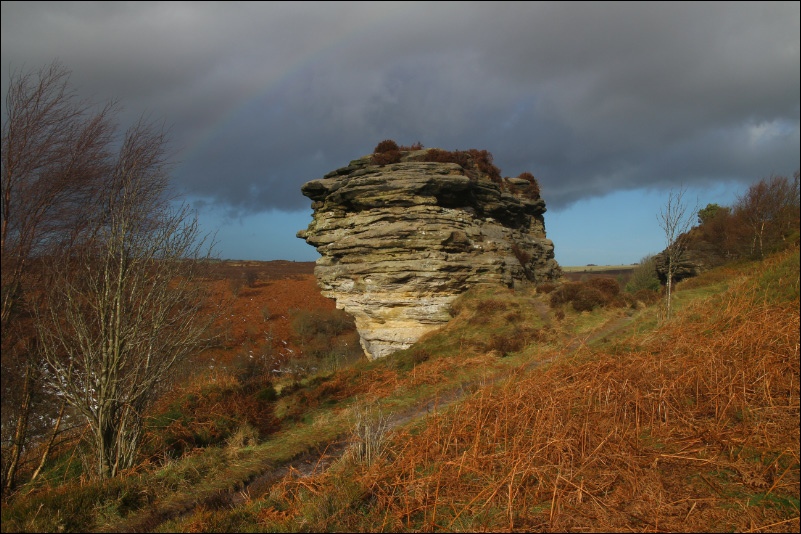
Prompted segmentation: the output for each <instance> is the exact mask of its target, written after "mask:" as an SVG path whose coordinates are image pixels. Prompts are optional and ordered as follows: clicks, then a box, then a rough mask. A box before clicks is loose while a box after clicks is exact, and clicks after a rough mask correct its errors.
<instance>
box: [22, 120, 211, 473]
mask: <svg viewBox="0 0 801 534" xmlns="http://www.w3.org/2000/svg"><path fill="white" fill-rule="evenodd" d="M164 141H165V137H164V133H163V131H161V130H157V129H155V128H153V127H151V126H148V125H146V124H144V123H141V122H140V123H139V124H137V125H136V126H134V127H133V128H132V129H130V130H129V131H128V133H127V135H126V137H125V140H124V142H123V144H122V148H121V150H120V153H119V155H118V156H117V158H116V165H115V167H114V169H113V172H112V175H111V177H110V179H109V180H108V183H107V184H106V185H105V186H104V189H103V190H102V194H103V197H102V201H103V202H102V205H103V207H104V209H103V210H102V211H101V212H99V213H98V214H97V218H96V219H95V220H93V221H91V229H92V231H91V232H90V233H87V234H86V235H85V237H84V239H82V240H81V242H80V243H79V244H77V245H75V246H73V247H72V249H71V250H70V254H69V255H67V256H66V259H65V261H63V262H62V263H61V265H59V266H58V269H57V273H56V282H55V283H54V284H52V285H51V288H50V290H49V291H48V293H47V296H46V304H45V306H44V307H43V311H42V313H41V314H40V316H39V319H40V320H39V321H37V332H38V339H39V341H40V344H41V347H42V350H43V352H44V354H45V360H46V363H47V367H46V368H47V371H48V372H47V376H48V383H49V385H50V387H52V388H53V389H54V390H55V391H56V392H57V393H58V395H59V396H62V397H63V398H64V399H65V400H66V401H67V402H68V403H69V404H70V405H71V406H73V407H74V408H75V409H76V410H77V411H78V412H79V413H80V414H81V415H82V416H83V417H85V418H86V420H87V421H88V423H89V425H90V428H91V431H92V433H93V438H94V445H95V449H96V453H97V469H98V474H99V475H100V476H102V477H112V476H115V475H116V474H117V473H118V472H119V471H120V470H121V469H125V468H128V467H131V466H132V465H133V464H134V461H135V459H136V458H135V455H136V452H137V450H138V446H139V439H140V437H141V432H142V416H143V414H144V411H145V410H146V409H147V407H148V406H149V405H150V403H151V402H152V401H153V400H154V398H155V397H156V395H157V394H158V393H159V387H160V386H162V385H164V384H166V383H167V382H168V381H169V378H170V371H171V370H172V369H173V367H174V366H175V364H176V363H177V362H180V361H181V360H183V359H184V358H185V357H186V356H187V355H189V354H190V353H191V352H193V351H194V350H196V349H197V348H198V346H199V345H200V344H201V343H202V342H203V341H204V339H205V337H206V335H207V332H208V326H209V323H210V320H211V316H210V315H204V311H203V298H202V297H203V295H202V285H201V284H198V283H197V277H198V276H199V269H201V268H202V267H203V265H204V264H205V263H206V262H204V261H202V260H203V259H208V253H209V252H210V247H209V248H208V252H206V253H205V254H204V253H203V250H204V249H205V243H204V242H205V240H204V239H199V235H198V225H197V220H196V219H193V218H190V217H189V215H190V213H189V211H188V208H187V207H186V206H183V207H181V208H178V209H177V210H174V209H172V208H171V207H170V204H169V202H168V200H167V199H166V197H165V192H166V186H167V178H168V175H167V173H166V163H165V160H164V153H163V151H164Z"/></svg>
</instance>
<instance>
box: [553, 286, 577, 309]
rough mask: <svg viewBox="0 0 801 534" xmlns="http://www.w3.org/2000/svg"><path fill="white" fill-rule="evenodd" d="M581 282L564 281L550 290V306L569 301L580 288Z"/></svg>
mask: <svg viewBox="0 0 801 534" xmlns="http://www.w3.org/2000/svg"><path fill="white" fill-rule="evenodd" d="M581 287H582V284H581V282H566V283H564V284H562V285H561V286H559V287H558V288H557V289H556V290H555V291H553V292H551V308H556V307H557V306H561V305H562V304H565V303H567V302H571V301H573V300H574V299H575V298H576V295H577V294H578V292H579V289H581Z"/></svg>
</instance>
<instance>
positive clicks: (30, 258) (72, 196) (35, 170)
mask: <svg viewBox="0 0 801 534" xmlns="http://www.w3.org/2000/svg"><path fill="white" fill-rule="evenodd" d="M69 75H70V72H69V71H68V70H67V69H65V68H64V67H63V66H62V65H60V64H59V63H58V62H54V63H52V64H50V65H49V66H47V67H45V68H43V69H40V70H38V71H31V72H23V71H17V72H13V73H11V77H10V82H9V87H8V91H7V93H6V94H5V95H4V96H5V99H4V108H5V114H4V120H3V128H2V157H1V158H0V162H1V163H2V171H1V172H0V186H1V187H2V193H0V261H1V262H2V269H0V272H1V273H2V284H1V286H2V292H1V299H0V300H1V305H2V307H1V312H0V337H2V353H1V354H2V356H1V358H0V365H1V366H2V444H3V448H2V451H3V454H2V464H3V470H2V479H3V491H10V490H12V489H13V488H14V486H15V485H16V478H17V475H16V474H17V470H18V466H19V463H20V456H21V454H22V453H23V451H24V450H25V449H26V447H27V444H28V443H29V441H30V440H31V439H42V440H44V436H45V435H46V434H47V433H48V426H49V425H50V421H53V420H57V421H60V420H61V418H60V417H56V415H55V412H56V411H57V410H58V406H59V402H57V401H55V400H54V399H52V398H49V397H48V396H47V395H46V394H45V392H44V391H43V389H42V387H41V386H42V384H41V380H40V378H41V370H42V369H41V357H40V355H39V354H38V350H37V347H36V343H35V329H34V328H33V322H32V317H31V311H32V307H33V306H34V305H35V301H36V299H37V298H38V297H39V296H40V294H41V292H40V291H39V288H41V287H47V286H49V285H50V281H49V280H48V271H47V269H45V267H46V266H47V264H44V263H43V262H41V261H39V259H40V258H42V257H43V256H46V255H50V257H51V262H50V264H52V263H54V262H53V261H52V249H53V247H54V246H55V245H56V244H60V245H61V246H65V245H66V244H68V243H69V242H70V241H72V240H74V239H75V238H76V236H77V235H78V233H79V232H80V229H81V228H82V226H83V224H84V222H85V221H86V214H87V213H91V211H92V209H93V208H92V202H93V198H94V194H95V192H96V191H97V186H98V184H99V183H100V182H101V181H102V180H103V179H104V177H105V176H107V175H108V170H109V169H108V167H107V164H108V161H109V160H108V147H109V142H110V140H111V137H112V134H113V131H114V125H113V123H112V121H111V117H112V115H113V112H114V109H115V105H114V103H113V102H112V103H108V104H106V105H104V106H100V107H98V108H97V109H95V110H93V109H92V106H90V105H89V103H87V102H84V101H81V100H79V99H78V98H77V97H76V95H75V94H74V92H73V91H72V90H71V89H70V87H69ZM51 441H52V440H51ZM47 453H48V449H47V448H46V449H45V451H44V454H43V457H46V456H47Z"/></svg>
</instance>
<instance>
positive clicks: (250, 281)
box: [244, 269, 259, 287]
mask: <svg viewBox="0 0 801 534" xmlns="http://www.w3.org/2000/svg"><path fill="white" fill-rule="evenodd" d="M244 278H245V283H246V284H247V285H248V287H256V281H258V279H259V273H258V271H256V270H254V269H248V270H247V271H245V274H244Z"/></svg>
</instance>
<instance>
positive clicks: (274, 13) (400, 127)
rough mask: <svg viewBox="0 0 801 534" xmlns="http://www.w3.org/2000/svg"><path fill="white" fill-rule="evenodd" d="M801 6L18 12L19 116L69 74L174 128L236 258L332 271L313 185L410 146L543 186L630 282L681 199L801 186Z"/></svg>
mask: <svg viewBox="0 0 801 534" xmlns="http://www.w3.org/2000/svg"><path fill="white" fill-rule="evenodd" d="M799 5H801V4H799V2H777V3H774V2H710V3H705V2H687V3H683V2H665V3H661V2H641V3H640V2H621V3H617V2H588V3H582V2H472V1H471V2H241V3H238V2H6V1H3V2H2V4H1V9H2V17H1V18H0V27H2V35H1V39H2V51H1V53H0V56H1V58H0V59H1V63H2V64H1V65H0V71H1V72H0V76H1V77H2V95H3V109H5V95H6V93H7V89H8V83H9V79H10V75H11V73H14V72H19V71H20V70H24V71H31V70H38V69H40V68H42V67H45V66H47V65H49V64H50V63H51V62H52V61H54V60H58V61H60V62H61V64H62V65H63V66H64V67H66V68H68V69H69V70H70V71H71V72H72V75H71V78H70V83H71V85H72V86H73V88H74V89H75V90H76V92H77V93H78V94H79V95H81V96H83V97H86V98H89V99H91V100H92V101H95V102H105V101H107V100H109V99H116V100H117V101H119V102H120V104H121V105H122V106H123V111H122V112H121V113H120V115H119V116H118V118H119V120H120V124H121V125H123V126H125V125H128V124H131V123H133V122H134V121H135V120H136V119H138V118H139V117H141V116H143V115H144V116H147V117H151V118H153V119H155V120H158V121H163V122H164V123H165V124H166V125H167V126H168V127H169V132H170V136H169V138H170V145H169V148H170V154H171V161H172V162H173V163H174V166H173V168H172V174H171V180H172V184H173V186H174V187H175V188H176V189H177V190H178V191H179V192H180V193H181V194H182V198H183V199H185V201H186V202H189V203H190V204H191V205H192V206H194V208H195V209H196V213H197V216H198V219H199V221H200V224H201V228H202V229H203V231H204V232H208V233H216V238H217V243H218V244H217V253H218V255H219V256H220V257H221V258H229V259H254V260H276V259H285V260H294V261H314V260H316V259H317V258H318V257H319V255H318V254H317V252H316V251H315V249H314V248H313V247H311V246H310V245H308V244H306V243H305V241H303V240H301V239H299V238H297V237H296V236H295V234H296V233H297V231H298V230H301V229H305V228H306V227H307V226H308V224H309V223H310V222H311V213H312V212H311V208H310V206H311V201H310V200H309V199H308V198H306V197H304V196H303V195H302V194H301V192H300V188H301V185H302V184H303V183H305V182H307V181H309V180H314V179H318V178H322V177H323V175H325V174H326V173H328V172H329V171H332V170H334V169H337V168H339V167H344V166H346V165H347V164H348V162H349V161H351V160H353V159H356V158H359V157H361V156H364V155H367V154H369V153H371V152H372V151H373V148H374V147H375V146H376V145H377V144H378V143H379V142H380V141H382V140H384V139H393V140H395V141H396V142H398V143H399V144H405V145H410V144H412V143H415V142H420V143H422V144H423V145H424V146H426V147H437V148H442V149H445V150H466V149H470V148H477V149H480V150H488V151H489V152H491V153H492V154H493V156H494V162H495V165H496V166H497V167H499V168H500V169H501V173H502V175H504V176H517V175H519V174H520V173H521V172H524V171H528V172H531V173H532V174H534V176H535V177H536V178H537V180H538V181H539V183H540V187H541V191H542V197H543V199H544V200H545V202H546V205H547V209H548V211H547V212H546V213H545V226H546V231H547V235H548V238H549V239H551V240H552V241H553V242H554V247H555V255H556V260H557V261H558V262H559V263H560V264H562V265H565V266H572V265H586V264H588V263H594V264H598V265H617V264H630V263H636V262H638V261H639V260H640V259H642V258H643V257H644V256H646V255H647V254H651V253H656V252H659V251H661V250H662V249H663V248H664V247H665V244H666V243H665V237H664V232H663V231H662V230H661V228H660V227H659V224H658V219H657V215H658V213H659V211H660V209H662V208H663V206H664V204H665V202H666V201H667V198H668V195H669V194H670V192H671V191H677V190H679V189H685V190H686V193H685V197H684V198H685V200H686V201H687V203H688V204H689V207H690V208H692V207H694V206H695V205H696V204H697V205H698V206H699V207H704V206H706V205H707V204H708V203H717V204H720V205H726V206H731V205H733V204H734V203H735V202H736V200H737V197H738V196H739V195H742V194H743V193H744V192H745V191H746V190H747V188H748V187H749V186H750V185H751V184H753V183H755V182H757V181H759V180H760V179H763V178H767V177H770V176H772V175H782V176H792V173H793V172H794V171H796V170H797V169H798V168H799V159H800V157H799V153H800V152H801V150H800V149H799V146H800V142H799V115H800V112H799V102H800V101H801V90H800V89H799V87H800V84H799V78H800V77H801V76H800V75H799V70H801V67H800V65H801V61H800V60H799V41H800V40H801V32H799V20H801V15H800V13H799ZM4 113H5V112H4Z"/></svg>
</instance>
